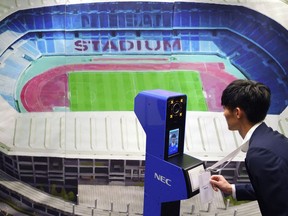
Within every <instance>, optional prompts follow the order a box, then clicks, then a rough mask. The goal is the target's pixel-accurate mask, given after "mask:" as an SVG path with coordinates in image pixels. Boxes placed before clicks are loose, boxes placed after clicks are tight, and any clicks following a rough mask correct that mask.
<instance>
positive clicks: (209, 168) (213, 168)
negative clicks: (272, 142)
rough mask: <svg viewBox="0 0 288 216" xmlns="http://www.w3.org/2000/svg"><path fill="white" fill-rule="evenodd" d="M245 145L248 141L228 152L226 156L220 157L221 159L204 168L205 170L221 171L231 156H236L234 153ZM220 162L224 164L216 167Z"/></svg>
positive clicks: (237, 152)
mask: <svg viewBox="0 0 288 216" xmlns="http://www.w3.org/2000/svg"><path fill="white" fill-rule="evenodd" d="M246 145H248V142H245V143H243V144H242V145H240V146H239V147H238V148H237V149H235V150H234V151H232V152H231V153H230V154H228V155H227V156H226V157H224V158H222V159H221V160H219V161H218V162H216V163H215V164H213V165H212V166H210V167H208V168H206V170H207V171H213V172H219V171H221V170H222V169H224V168H225V167H226V166H227V165H228V164H229V163H230V162H231V161H232V160H233V158H235V157H236V155H238V154H239V152H240V151H241V149H242V148H244V147H246ZM225 162H226V164H224V163H225ZM222 164H224V165H223V166H222V167H221V168H219V169H216V168H217V167H219V166H221V165H222Z"/></svg>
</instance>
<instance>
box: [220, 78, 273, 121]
mask: <svg viewBox="0 0 288 216" xmlns="http://www.w3.org/2000/svg"><path fill="white" fill-rule="evenodd" d="M270 97H271V91H270V89H269V87H268V86H266V85H264V84H263V83H260V82H256V81H252V80H242V79H239V80H235V81H233V82H232V83H230V84H229V85H228V86H227V87H226V88H225V89H224V91H223V93H222V97H221V105H222V106H225V107H227V108H228V109H229V110H234V109H235V108H236V107H239V108H241V109H242V110H243V111H244V112H245V114H246V116H247V119H248V120H249V121H250V122H252V123H258V122H261V121H263V120H264V119H265V117H266V115H267V112H268V109H269V107H270Z"/></svg>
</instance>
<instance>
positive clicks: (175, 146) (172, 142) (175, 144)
mask: <svg viewBox="0 0 288 216" xmlns="http://www.w3.org/2000/svg"><path fill="white" fill-rule="evenodd" d="M178 152H179V128H177V129H173V130H170V131H169V147H168V157H169V156H171V155H174V154H177V153H178Z"/></svg>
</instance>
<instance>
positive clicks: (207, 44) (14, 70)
mask: <svg viewBox="0 0 288 216" xmlns="http://www.w3.org/2000/svg"><path fill="white" fill-rule="evenodd" d="M287 37H288V32H287V30H286V29H285V28H284V27H283V26H281V25H280V24H278V23H277V22H275V21H274V20H272V19H270V18H268V17H266V16H264V15H262V14H260V13H258V12H256V11H254V10H251V9H248V8H245V7H241V6H232V5H218V4H206V3H191V2H190V3H188V2H174V3H167V2H164V3H163V2H162V3H160V2H108V3H99V2H98V3H89V4H80V5H79V4H71V5H69V4H68V5H57V6H50V7H40V8H37V9H26V10H21V11H17V12H15V13H12V14H11V15H9V16H7V17H6V18H5V19H3V20H2V21H1V22H0V53H1V56H0V60H1V67H0V82H1V88H0V94H1V95H2V96H3V98H5V99H6V100H7V101H8V102H9V103H10V105H12V106H13V107H14V108H16V107H17V104H16V102H15V100H14V95H15V89H16V88H15V87H16V85H17V79H18V78H19V76H20V75H21V74H22V73H23V72H24V71H25V70H26V68H27V67H29V65H30V64H31V63H32V62H33V61H35V60H37V58H39V57H41V56H42V55H87V54H89V55H93V54H94V55H95V54H115V55H116V54H140V55H142V54H183V53H184V54H192V55H193V54H201V55H218V56H221V57H222V58H225V59H229V60H230V62H231V64H233V65H234V66H235V67H237V68H238V69H239V70H240V71H241V72H242V73H243V74H244V75H245V76H246V77H247V78H248V79H255V80H258V81H261V82H263V83H265V84H267V85H269V86H270V88H271V89H272V94H273V98H272V106H271V109H270V113H273V114H279V113H280V112H281V111H283V110H284V108H285V107H286V106H287V105H288V98H287V95H288V88H287V86H288V79H287V77H288V62H287V59H286V57H287V56H288V42H287ZM2 83H3V85H2Z"/></svg>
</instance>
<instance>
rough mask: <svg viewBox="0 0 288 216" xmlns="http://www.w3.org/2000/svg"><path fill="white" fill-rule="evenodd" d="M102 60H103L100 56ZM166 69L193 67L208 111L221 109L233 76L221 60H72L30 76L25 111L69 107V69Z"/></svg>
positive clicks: (24, 97)
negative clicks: (154, 61)
mask: <svg viewBox="0 0 288 216" xmlns="http://www.w3.org/2000/svg"><path fill="white" fill-rule="evenodd" d="M103 61H105V60H103ZM119 70H121V71H169V70H172V71H173V70H189V71H191V70H193V71H198V72H199V73H200V76H201V80H202V84H203V90H204V91H205V92H206V96H207V99H206V101H207V104H208V109H209V111H222V107H221V104H220V98H221V94H222V91H223V89H224V88H225V87H226V86H227V85H228V84H229V83H230V82H231V81H232V80H235V79H236V77H235V76H233V75H231V74H229V73H227V72H226V71H225V65H224V64H223V63H186V62H184V63H183V62H181V63H179V62H178V63H145V64H133V63H129V64H128V63H124V64H111V63H110V64H103V63H102V64H101V63H90V64H72V65H63V66H59V67H55V68H52V69H50V70H47V71H45V72H43V73H41V74H39V75H37V76H35V77H33V78H32V79H31V80H29V81H28V82H27V83H26V84H25V86H24V87H23V89H22V91H21V96H20V97H21V102H22V104H23V106H24V108H25V109H26V110H27V111H28V112H51V111H53V107H69V99H68V95H67V94H68V81H67V76H68V73H73V72H74V71H77V72H79V71H93V72H95V71H119Z"/></svg>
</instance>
